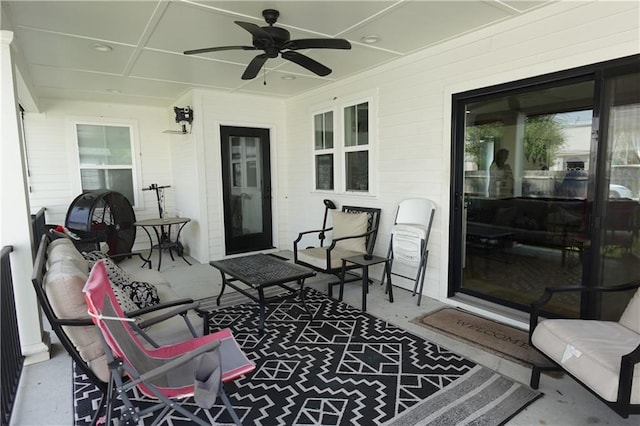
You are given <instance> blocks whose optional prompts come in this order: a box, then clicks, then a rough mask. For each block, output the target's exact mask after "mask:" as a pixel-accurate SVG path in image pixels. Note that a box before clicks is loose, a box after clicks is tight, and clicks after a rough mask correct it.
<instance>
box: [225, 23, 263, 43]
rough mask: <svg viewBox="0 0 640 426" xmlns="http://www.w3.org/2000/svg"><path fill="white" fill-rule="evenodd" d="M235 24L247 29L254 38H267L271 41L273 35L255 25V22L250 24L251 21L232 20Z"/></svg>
mask: <svg viewBox="0 0 640 426" xmlns="http://www.w3.org/2000/svg"><path fill="white" fill-rule="evenodd" d="M234 22H235V23H236V24H238V25H240V26H241V27H242V28H244V29H245V30H247V31H249V32H250V33H251V35H252V36H253V37H254V38H257V39H267V40H271V41H273V37H271V35H270V34H269V33H268V32H266V31H265V30H263V29H262V28H260V27H259V26H257V25H256V24H252V23H251V22H242V21H234Z"/></svg>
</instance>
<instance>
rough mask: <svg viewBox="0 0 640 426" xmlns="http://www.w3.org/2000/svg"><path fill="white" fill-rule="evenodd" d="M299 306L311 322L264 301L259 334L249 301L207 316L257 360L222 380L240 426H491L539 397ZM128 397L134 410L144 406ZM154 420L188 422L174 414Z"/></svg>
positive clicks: (362, 323)
mask: <svg viewBox="0 0 640 426" xmlns="http://www.w3.org/2000/svg"><path fill="white" fill-rule="evenodd" d="M305 301H306V304H307V307H308V308H309V310H310V311H311V312H312V314H313V319H310V318H309V315H308V314H307V312H306V311H305V310H304V309H303V308H302V306H301V303H300V300H297V299H296V298H293V299H290V300H288V301H282V302H279V303H274V304H271V305H269V306H268V308H267V318H266V319H267V323H266V329H265V333H264V335H263V336H260V335H259V334H258V331H257V330H258V314H259V307H258V305H257V304H255V303H250V304H242V305H236V306H231V307H227V308H224V309H219V310H216V311H215V312H213V314H212V318H211V322H210V325H211V327H212V330H216V329H220V328H226V327H229V328H231V329H232V330H233V333H234V336H235V338H236V340H237V341H238V343H239V344H240V345H241V346H242V349H243V350H244V351H245V353H247V355H248V357H249V358H250V359H251V360H252V361H254V362H255V363H256V369H255V371H254V372H252V373H251V374H248V375H246V376H244V377H242V378H240V379H238V380H235V381H233V382H231V383H227V384H225V391H226V393H227V395H228V396H229V399H230V400H231V403H232V404H233V406H234V407H235V410H236V412H237V413H238V415H239V416H240V418H241V420H242V422H243V424H245V425H367V426H368V425H377V424H385V423H391V424H397V425H410V424H412V422H414V421H418V422H422V420H421V419H425V418H428V419H430V420H429V422H430V423H431V422H436V423H440V424H450V423H449V420H450V419H452V418H455V419H456V423H458V424H462V425H467V424H483V425H499V424H502V423H504V422H505V421H507V420H508V419H509V418H511V417H512V416H514V415H515V414H517V413H518V412H519V411H520V410H522V409H523V408H525V407H526V406H527V405H528V404H529V403H531V402H532V401H534V400H535V399H537V398H538V397H539V396H540V395H541V394H540V393H539V392H537V391H534V390H532V389H530V388H529V387H528V386H524V385H522V384H520V383H517V382H514V381H512V380H510V379H508V378H506V377H504V376H501V375H500V374H498V373H496V372H494V371H492V370H490V369H487V368H485V367H482V366H479V365H476V364H475V363H473V362H472V361H470V360H468V359H465V358H463V357H461V356H460V355H458V354H455V353H453V352H451V351H449V350H447V349H445V348H443V347H441V346H439V345H436V344H434V343H431V342H428V341H425V340H424V339H422V338H420V337H418V336H415V335H413V334H411V333H410V332H408V331H406V330H403V329H400V328H398V327H396V326H394V325H392V324H389V323H387V322H385V321H383V320H381V319H379V318H376V317H374V316H372V315H370V314H367V313H363V312H361V311H360V309H359V308H354V307H351V306H349V305H347V304H345V303H342V302H338V301H336V300H333V299H330V298H328V297H327V296H325V295H324V294H322V293H320V292H318V291H315V290H312V289H306V293H305ZM92 387H93V386H92V385H91V384H90V383H88V380H87V379H86V377H84V376H82V375H80V374H78V373H77V372H76V374H75V377H74V405H75V424H76V425H86V424H88V423H89V421H90V419H91V414H92V413H93V410H92V408H94V407H95V406H96V403H97V401H98V398H99V391H97V389H96V388H95V387H93V391H91V389H90V388H92ZM130 397H131V398H132V399H133V400H134V401H135V402H134V403H135V405H136V406H140V407H143V406H145V405H147V404H149V403H150V400H149V399H147V398H145V397H143V396H141V395H139V394H137V393H131V394H130ZM182 405H183V406H185V407H186V408H188V409H190V410H193V411H194V412H195V413H197V415H198V416H201V417H202V418H204V419H205V420H206V421H207V422H209V423H211V424H213V425H218V424H228V423H230V421H231V419H230V417H229V416H228V414H227V412H226V410H225V408H224V406H223V405H221V404H220V405H214V407H213V408H212V409H210V410H202V409H200V408H198V407H197V406H196V405H195V404H194V402H193V399H192V398H189V399H186V400H185V401H183V402H182ZM153 420H154V419H153V418H151V417H149V418H145V419H144V423H145V424H150V423H151V422H152V421H153ZM160 424H163V425H182V424H185V425H186V424H188V422H187V421H186V420H185V419H183V418H181V416H180V415H179V414H176V413H175V412H173V413H170V414H169V416H168V417H167V419H165V420H163V421H162V422H161V423H160Z"/></svg>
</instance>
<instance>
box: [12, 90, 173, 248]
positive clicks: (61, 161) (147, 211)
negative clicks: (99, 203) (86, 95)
mask: <svg viewBox="0 0 640 426" xmlns="http://www.w3.org/2000/svg"><path fill="white" fill-rule="evenodd" d="M42 111H45V112H43V113H39V114H36V113H27V114H25V118H24V120H25V140H26V144H27V153H28V160H29V169H30V179H29V183H30V190H31V192H30V194H29V200H30V203H31V210H32V212H36V211H38V210H39V209H40V208H41V207H45V208H46V209H47V210H46V218H47V222H48V223H51V224H64V221H65V217H66V214H67V209H68V208H69V205H70V204H71V202H72V201H73V199H74V198H75V197H76V196H78V195H79V194H80V188H78V187H76V185H77V184H75V183H74V182H76V181H77V180H78V173H79V171H78V169H77V160H76V159H75V158H73V153H74V150H73V149H72V147H73V143H74V138H73V133H72V128H71V124H70V123H72V121H71V120H72V119H73V118H75V117H83V118H86V119H96V120H102V119H126V120H136V121H137V126H138V138H139V147H140V152H139V153H138V154H139V155H140V160H141V161H140V165H141V167H140V168H141V170H139V172H141V173H142V185H143V187H145V186H149V185H150V184H152V183H157V184H159V185H170V184H171V182H172V176H171V168H170V163H169V138H168V135H166V134H163V133H162V130H164V129H166V128H169V126H170V124H171V123H170V122H168V117H169V115H168V114H167V110H166V109H164V108H156V107H143V106H131V105H115V104H100V103H90V102H73V101H46V100H45V101H44V102H43V105H42ZM142 194H143V203H144V204H143V205H144V208H141V209H136V211H135V214H136V218H137V219H138V220H143V219H149V218H153V217H157V215H158V210H157V203H156V198H155V193H154V192H153V191H144V192H143V193H142ZM166 207H167V211H169V212H173V211H174V210H175V209H174V203H173V196H172V193H171V192H170V191H167V194H166ZM148 246H149V242H148V241H147V236H146V234H144V232H138V234H137V238H136V246H134V247H136V248H140V249H143V248H148Z"/></svg>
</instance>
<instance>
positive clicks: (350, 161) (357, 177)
mask: <svg viewBox="0 0 640 426" xmlns="http://www.w3.org/2000/svg"><path fill="white" fill-rule="evenodd" d="M344 175H345V190H347V191H360V192H368V191H369V103H368V102H363V103H361V104H358V105H351V106H347V107H345V108H344Z"/></svg>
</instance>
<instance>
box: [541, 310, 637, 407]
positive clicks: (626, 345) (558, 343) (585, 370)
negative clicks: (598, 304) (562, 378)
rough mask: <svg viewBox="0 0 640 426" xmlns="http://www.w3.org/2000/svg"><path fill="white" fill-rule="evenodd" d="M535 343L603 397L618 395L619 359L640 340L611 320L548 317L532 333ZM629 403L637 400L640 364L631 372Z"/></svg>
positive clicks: (613, 398) (608, 399)
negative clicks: (631, 386)
mask: <svg viewBox="0 0 640 426" xmlns="http://www.w3.org/2000/svg"><path fill="white" fill-rule="evenodd" d="M532 341H533V344H534V346H535V347H537V348H538V349H540V350H541V351H542V352H544V353H545V354H546V355H547V356H549V357H550V358H551V359H553V360H554V361H556V362H557V363H558V364H560V365H561V366H562V367H563V368H564V369H565V370H566V371H568V372H569V373H571V374H573V375H574V376H575V377H576V378H578V379H579V380H580V381H581V382H583V383H584V384H585V385H586V386H588V387H589V388H590V389H592V390H593V391H594V392H596V393H597V394H598V395H600V396H601V397H602V398H603V399H605V400H606V401H610V402H613V401H616V400H617V399H618V381H619V375H620V360H621V357H622V356H623V355H626V354H628V353H630V352H631V351H633V350H634V349H635V348H636V347H637V346H638V344H639V343H640V335H638V334H637V333H635V332H633V331H632V330H630V329H628V328H627V327H625V326H623V325H621V324H619V323H617V322H611V321H591V320H575V319H570V320H563V319H549V320H544V321H542V322H540V323H539V324H538V325H537V326H536V328H535V330H534V332H533V336H532ZM633 377H634V378H633V389H632V392H631V403H632V404H640V368H637V367H636V368H635V370H634V374H633Z"/></svg>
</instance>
